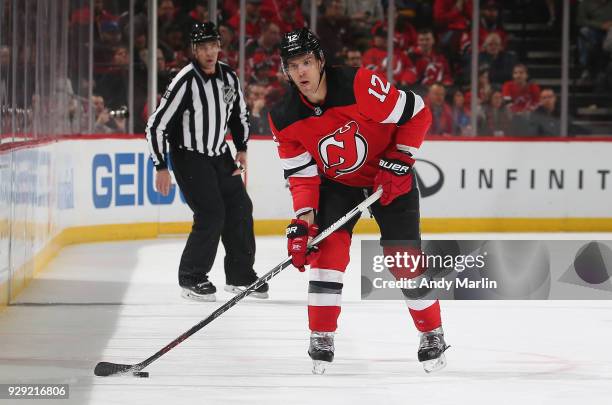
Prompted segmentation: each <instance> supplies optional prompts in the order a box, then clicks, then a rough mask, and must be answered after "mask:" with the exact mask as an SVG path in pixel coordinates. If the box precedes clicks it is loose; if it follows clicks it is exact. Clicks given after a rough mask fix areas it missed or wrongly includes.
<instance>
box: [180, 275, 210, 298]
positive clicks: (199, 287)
mask: <svg viewBox="0 0 612 405" xmlns="http://www.w3.org/2000/svg"><path fill="white" fill-rule="evenodd" d="M181 287H182V288H183V292H182V293H181V296H182V297H183V298H186V299H189V300H194V301H204V302H213V301H216V300H217V297H215V293H216V292H217V288H216V287H215V286H214V285H213V283H211V282H210V281H208V280H206V281H203V282H201V283H197V284H195V285H193V286H186V285H183V286H181Z"/></svg>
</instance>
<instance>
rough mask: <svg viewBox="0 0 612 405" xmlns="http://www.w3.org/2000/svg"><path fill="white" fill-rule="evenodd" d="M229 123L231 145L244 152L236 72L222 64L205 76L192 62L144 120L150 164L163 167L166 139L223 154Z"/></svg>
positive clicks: (244, 119) (244, 116) (245, 132)
mask: <svg viewBox="0 0 612 405" xmlns="http://www.w3.org/2000/svg"><path fill="white" fill-rule="evenodd" d="M228 127H229V130H230V131H231V133H232V137H233V140H234V145H236V149H237V150H238V151H245V150H246V148H247V141H248V139H249V120H248V111H247V107H246V103H245V100H244V96H243V93H242V89H241V87H240V83H239V81H238V76H237V75H236V73H235V72H234V71H233V70H232V69H231V68H230V67H229V66H228V65H226V64H225V63H222V62H217V66H216V70H215V73H214V74H212V75H208V74H206V73H204V72H203V71H202V69H200V67H199V66H198V63H197V62H195V61H192V62H191V63H190V64H189V65H187V66H185V67H184V68H183V69H182V70H181V71H180V72H179V73H178V74H177V75H176V77H175V78H174V79H173V80H172V82H171V83H170V85H169V86H168V89H167V90H166V92H165V94H164V95H163V97H162V99H161V102H160V104H159V106H158V107H157V109H156V110H155V112H154V113H153V114H152V115H151V116H150V117H149V121H148V122H147V128H146V135H147V142H148V145H149V151H150V152H151V158H152V159H153V163H154V164H155V167H156V168H157V169H158V170H159V169H164V168H166V167H167V162H166V161H165V159H164V152H166V142H165V140H168V142H169V143H170V144H171V145H173V146H174V147H178V148H184V149H187V150H191V151H197V152H199V153H202V154H204V155H206V156H219V155H221V154H223V153H225V152H226V151H227V143H226V142H225V134H226V133H227V130H228Z"/></svg>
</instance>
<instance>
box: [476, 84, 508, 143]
mask: <svg viewBox="0 0 612 405" xmlns="http://www.w3.org/2000/svg"><path fill="white" fill-rule="evenodd" d="M511 128H512V115H511V114H510V112H509V111H508V109H507V108H506V107H504V96H503V95H502V92H501V91H499V90H493V93H492V94H491V101H490V102H489V103H486V104H484V105H482V107H481V109H480V113H479V116H478V135H482V136H507V135H509V134H510V133H511Z"/></svg>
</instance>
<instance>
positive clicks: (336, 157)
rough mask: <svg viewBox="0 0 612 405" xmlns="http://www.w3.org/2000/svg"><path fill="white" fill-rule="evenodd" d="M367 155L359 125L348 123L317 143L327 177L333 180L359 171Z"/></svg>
mask: <svg viewBox="0 0 612 405" xmlns="http://www.w3.org/2000/svg"><path fill="white" fill-rule="evenodd" d="M367 154H368V144H367V143H366V140H365V138H364V137H363V136H361V134H360V133H359V125H357V123H356V122H355V121H350V122H348V123H346V124H344V125H343V126H342V127H340V128H338V129H337V130H336V131H334V133H332V134H330V135H327V136H324V137H323V138H322V139H321V140H320V141H319V156H321V161H323V164H324V165H325V167H324V171H325V174H326V175H327V176H328V177H331V178H335V177H339V176H342V175H343V174H347V173H351V172H354V171H356V170H357V169H359V168H360V167H361V166H362V165H363V163H364V162H365V159H366V156H367Z"/></svg>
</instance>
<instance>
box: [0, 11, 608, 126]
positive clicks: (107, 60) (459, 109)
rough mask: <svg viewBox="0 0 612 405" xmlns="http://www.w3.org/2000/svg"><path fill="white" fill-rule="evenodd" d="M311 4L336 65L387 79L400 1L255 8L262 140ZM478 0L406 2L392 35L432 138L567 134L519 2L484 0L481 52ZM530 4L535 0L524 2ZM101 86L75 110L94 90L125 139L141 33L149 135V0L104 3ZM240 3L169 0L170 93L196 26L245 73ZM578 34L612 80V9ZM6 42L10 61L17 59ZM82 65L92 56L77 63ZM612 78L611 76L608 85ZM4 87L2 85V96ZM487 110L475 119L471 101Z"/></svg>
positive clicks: (163, 76) (164, 49)
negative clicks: (531, 58) (292, 39)
mask: <svg viewBox="0 0 612 405" xmlns="http://www.w3.org/2000/svg"><path fill="white" fill-rule="evenodd" d="M311 1H316V4H315V7H316V9H317V20H316V32H317V34H318V35H319V37H320V38H321V42H322V44H323V46H324V50H325V55H326V59H327V63H328V64H346V65H350V66H363V67H366V68H368V69H372V70H375V71H378V72H380V73H381V74H386V73H387V71H388V69H387V61H388V55H387V38H388V33H387V27H388V21H387V7H388V0H246V10H245V12H246V52H245V81H244V83H243V87H244V91H245V92H246V98H247V100H248V104H249V107H250V112H251V114H250V120H251V125H252V132H253V133H259V134H269V133H270V130H269V127H268V122H267V118H266V116H267V111H268V110H269V108H270V106H271V105H272V104H273V103H275V102H276V101H278V100H279V99H280V97H282V95H283V93H284V92H285V91H286V89H287V86H288V84H287V82H286V80H285V78H284V75H283V74H282V72H281V69H280V66H281V63H280V55H279V47H278V46H279V43H280V39H281V36H282V35H283V33H285V32H287V31H289V30H293V29H296V28H300V27H303V26H308V25H309V23H310V10H311ZM472 1H473V0H429V1H427V0H421V1H419V0H415V1H409V0H397V1H396V3H395V4H396V7H395V8H396V13H395V16H394V19H395V21H394V24H393V26H394V27H395V31H394V32H393V33H392V38H393V43H394V54H393V57H392V67H391V72H392V75H393V81H394V83H395V84H396V85H397V86H398V87H400V88H404V89H410V90H413V91H415V92H417V93H419V94H421V95H422V96H424V98H425V99H426V103H427V104H428V105H429V107H430V108H431V110H432V112H433V117H434V121H433V125H432V127H431V130H430V134H431V135H472V134H474V128H472V115H476V121H475V122H476V123H477V126H478V127H477V128H476V130H477V133H478V135H483V136H504V135H519V136H520V135H523V136H558V135H559V134H560V122H559V117H560V112H559V105H558V103H557V99H558V94H556V93H555V90H554V89H553V88H549V87H545V86H540V85H539V84H538V83H537V82H535V81H533V80H530V77H529V69H528V67H527V66H526V65H525V64H524V63H523V62H522V61H521V60H520V58H519V57H518V56H517V55H518V52H516V51H517V50H515V49H512V47H511V46H510V45H509V44H510V43H511V41H510V39H511V36H510V35H509V34H508V32H507V31H506V30H505V29H504V23H503V15H504V7H511V6H512V4H509V3H513V2H502V1H497V0H481V1H480V20H479V39H478V44H477V45H475V44H473V41H472V38H471V21H472V12H473V8H472V7H473V2H472ZM522 1H523V2H525V1H530V0H522ZM532 1H533V2H538V1H539V2H541V3H545V5H546V9H547V10H548V14H549V15H548V21H549V24H551V25H552V24H555V23H556V16H557V15H558V14H560V12H559V11H558V10H557V8H556V4H555V1H554V0H532ZM93 4H94V10H93V14H94V47H93V51H94V52H93V54H94V82H93V83H88V80H87V79H84V78H83V77H86V76H83V75H81V76H78V77H79V79H78V80H74V79H73V80H72V81H71V83H69V84H70V86H71V89H70V91H71V92H73V93H74V95H75V100H76V101H75V103H74V106H73V107H72V108H73V109H79V108H87V107H86V104H88V101H89V98H88V97H89V93H88V88H89V86H90V85H92V86H93V89H94V90H93V91H94V97H93V100H92V102H93V108H94V112H95V118H94V122H95V130H96V131H97V132H125V131H126V130H127V129H126V116H127V113H128V112H127V111H126V106H127V105H128V91H127V89H128V77H129V75H128V73H129V64H130V63H129V62H130V60H129V48H128V37H129V32H130V29H133V31H134V38H135V41H134V66H135V71H134V78H135V80H134V111H129V114H133V117H134V132H135V133H140V132H143V131H144V127H145V123H146V117H147V114H148V112H147V108H146V105H147V80H146V78H147V71H148V66H147V63H148V57H147V43H148V38H147V36H148V25H149V18H148V10H147V1H145V0H137V1H136V12H135V16H134V18H133V20H130V18H129V14H128V10H127V7H128V2H127V1H118V0H117V1H115V0H94V2H93ZM239 14H240V12H239V2H238V1H221V0H220V1H219V2H218V9H217V15H216V16H211V15H210V13H209V10H208V1H206V0H159V1H158V29H159V32H158V35H159V37H158V44H159V47H158V49H157V50H156V55H157V59H156V60H157V71H158V89H157V93H158V97H159V95H161V94H163V92H164V89H165V88H166V86H167V85H168V83H169V82H170V80H171V79H172V77H173V75H174V74H176V72H178V71H179V70H180V69H181V68H182V67H183V66H185V64H187V63H189V58H190V46H189V31H190V28H191V25H192V24H193V23H194V22H203V21H207V20H213V21H216V23H217V24H218V27H219V31H220V34H221V48H222V51H221V54H220V59H221V60H222V61H224V62H226V63H228V64H229V65H231V66H232V67H234V68H236V69H238V59H239V55H238V38H239V22H240V15H239ZM89 18H90V10H89V1H82V2H81V4H79V5H78V7H73V9H72V10H70V34H69V35H71V36H72V37H78V38H83V37H85V34H86V30H88V29H89ZM577 24H578V27H577V29H578V30H579V33H580V36H579V40H578V54H579V58H578V59H579V60H578V61H577V62H578V64H579V66H581V67H582V69H583V72H582V73H581V80H584V81H589V80H591V81H596V80H606V79H607V78H610V77H612V74H611V72H610V70H611V69H612V64H611V63H610V54H611V53H612V1H609V0H582V1H581V2H580V3H579V4H578V18H577ZM472 46H477V47H478V61H479V65H478V74H477V76H478V86H477V88H478V92H477V93H478V94H476V95H472V94H471V91H470V79H471V73H472V72H471V54H472ZM7 53H10V50H9V48H8V47H6V46H0V63H5V62H6V61H8V60H9V59H10V55H8V54H7ZM73 57H82V55H80V56H79V55H77V56H75V55H73ZM602 77H603V79H602ZM0 91H2V89H1V88H0ZM472 97H477V99H478V108H477V110H476V111H471V99H472Z"/></svg>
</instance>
